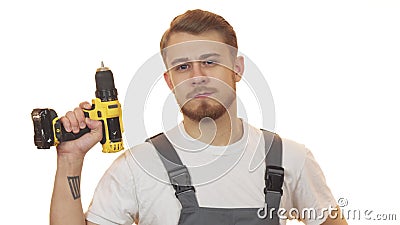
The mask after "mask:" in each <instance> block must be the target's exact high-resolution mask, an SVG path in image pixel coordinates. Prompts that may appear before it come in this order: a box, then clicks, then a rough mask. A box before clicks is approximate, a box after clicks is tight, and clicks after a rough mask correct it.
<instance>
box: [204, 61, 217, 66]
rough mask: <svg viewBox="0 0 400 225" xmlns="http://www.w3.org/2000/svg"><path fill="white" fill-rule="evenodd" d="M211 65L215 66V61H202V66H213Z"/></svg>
mask: <svg viewBox="0 0 400 225" xmlns="http://www.w3.org/2000/svg"><path fill="white" fill-rule="evenodd" d="M213 64H215V61H214V60H206V61H203V65H213Z"/></svg>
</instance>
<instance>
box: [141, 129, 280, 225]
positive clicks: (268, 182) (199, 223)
mask: <svg viewBox="0 0 400 225" xmlns="http://www.w3.org/2000/svg"><path fill="white" fill-rule="evenodd" d="M263 134H264V140H265V146H266V147H265V149H266V150H265V151H266V153H267V157H266V160H265V162H266V168H267V169H266V172H265V188H264V194H265V206H264V208H233V209H232V208H230V209H227V208H208V207H200V206H199V204H198V202H197V198H196V194H195V188H194V187H193V186H192V183H191V178H190V174H189V171H188V169H187V168H186V166H184V165H182V161H181V160H180V158H179V156H178V154H177V153H176V151H175V149H174V147H173V146H172V144H171V143H170V142H169V140H168V139H167V137H166V136H165V134H163V133H161V134H158V135H156V136H154V137H151V138H149V139H147V141H148V142H151V143H152V144H153V145H154V147H155V148H156V149H157V151H158V153H159V156H160V158H161V161H162V162H163V164H164V166H165V168H166V170H167V172H168V176H169V179H170V181H171V184H172V185H173V187H174V189H175V196H176V197H177V198H178V200H179V201H180V203H181V205H182V210H181V214H180V218H179V223H178V225H208V224H213V225H214V224H216V225H233V224H235V225H261V224H263V225H266V224H268V225H278V224H279V218H278V216H277V211H278V208H279V204H280V200H281V196H282V184H283V177H284V176H283V172H284V171H283V168H282V140H281V139H280V137H279V136H278V135H277V134H274V133H272V132H269V131H265V130H263ZM271 141H272V145H270V143H271ZM269 146H271V147H270V148H268V147H269ZM238 179H240V178H239V177H238Z"/></svg>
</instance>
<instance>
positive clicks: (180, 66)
mask: <svg viewBox="0 0 400 225" xmlns="http://www.w3.org/2000/svg"><path fill="white" fill-rule="evenodd" d="M187 69H189V64H180V65H177V66H176V67H175V70H177V71H184V70H187Z"/></svg>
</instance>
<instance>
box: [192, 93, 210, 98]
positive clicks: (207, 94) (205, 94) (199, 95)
mask: <svg viewBox="0 0 400 225" xmlns="http://www.w3.org/2000/svg"><path fill="white" fill-rule="evenodd" d="M212 94H213V93H212V92H205V93H199V94H196V95H194V96H193V98H207V97H208V96H210V95H212Z"/></svg>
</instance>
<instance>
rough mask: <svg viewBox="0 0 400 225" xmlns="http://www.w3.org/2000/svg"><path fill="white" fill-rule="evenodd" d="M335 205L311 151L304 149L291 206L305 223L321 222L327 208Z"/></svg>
mask: <svg viewBox="0 0 400 225" xmlns="http://www.w3.org/2000/svg"><path fill="white" fill-rule="evenodd" d="M336 205H337V204H336V201H335V198H334V197H333V195H332V193H331V190H330V189H329V187H328V185H327V184H326V180H325V176H324V174H323V172H322V170H321V168H320V166H319V165H318V163H317V161H316V160H315V158H314V156H313V154H312V153H311V151H309V150H308V149H306V158H305V161H304V165H303V168H302V170H301V172H300V176H299V178H298V183H297V185H296V189H295V190H294V195H293V206H294V208H296V209H298V211H299V215H298V216H300V218H301V219H302V220H304V221H305V222H306V224H311V225H317V224H321V223H323V222H324V221H325V220H326V218H327V216H328V209H329V208H333V207H336Z"/></svg>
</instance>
